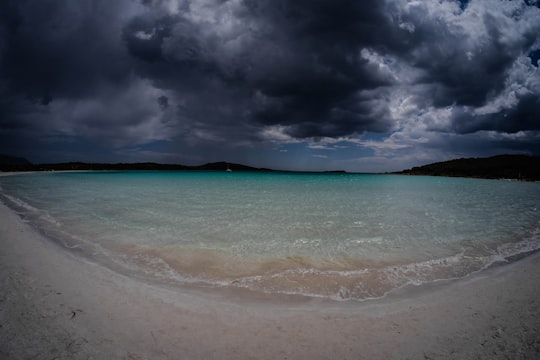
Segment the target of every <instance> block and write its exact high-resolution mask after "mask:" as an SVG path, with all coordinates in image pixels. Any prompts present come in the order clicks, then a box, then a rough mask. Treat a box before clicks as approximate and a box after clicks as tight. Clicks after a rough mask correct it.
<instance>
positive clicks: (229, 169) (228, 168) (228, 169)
mask: <svg viewBox="0 0 540 360" xmlns="http://www.w3.org/2000/svg"><path fill="white" fill-rule="evenodd" d="M225 171H227V172H228V171H232V170H231V168H230V167H229V164H228V163H227V169H226V170H225Z"/></svg>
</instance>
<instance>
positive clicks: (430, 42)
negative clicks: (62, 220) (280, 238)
mask: <svg viewBox="0 0 540 360" xmlns="http://www.w3.org/2000/svg"><path fill="white" fill-rule="evenodd" d="M538 6H539V2H538V1H532V0H527V1H499V0H442V1H437V2H431V1H426V2H422V1H406V0H388V1H379V0H368V1H358V0H344V1H339V2H338V1H332V0H296V1H289V0H229V1H225V0H205V1H202V0H200V1H189V0H141V1H128V0H125V1H107V0H81V1H66V0H42V1H29V0H18V1H15V0H7V1H2V2H0V64H1V65H0V80H1V82H0V126H1V128H0V136H11V135H13V134H15V135H16V134H17V132H18V131H20V129H24V131H26V135H28V134H32V133H35V134H36V136H44V134H45V135H46V136H48V137H49V138H54V139H58V138H64V137H70V136H72V137H81V136H84V137H85V138H86V139H87V140H88V139H100V141H102V142H107V143H110V144H112V145H113V146H115V147H121V146H128V145H131V146H135V145H141V144H149V143H152V142H153V141H167V142H171V143H175V144H180V143H181V144H182V146H184V145H185V144H197V143H204V144H210V143H212V144H218V145H219V146H223V144H251V145H253V144H258V143H261V142H265V141H268V142H276V141H277V142H280V141H283V142H287V141H289V142H290V141H320V140H321V139H325V138H334V139H340V138H343V139H353V140H354V139H357V138H358V137H359V136H361V135H362V134H366V133H385V134H387V135H388V136H389V143H387V144H386V146H388V147H387V148H386V149H390V150H391V149H403V148H404V146H409V145H406V144H405V142H406V141H408V140H407V139H409V138H407V136H410V137H411V139H413V138H414V139H422V141H424V139H431V138H430V136H429V132H437V133H448V134H452V135H455V136H459V135H461V134H473V133H477V132H482V131H493V132H496V133H501V134H516V133H519V132H520V131H529V132H534V131H539V130H540V126H539V122H540V121H539V110H538V109H539V104H538V101H537V100H536V99H538V98H539V97H540V80H539V73H538V70H537V69H538V51H539V50H538V49H540V37H539V34H540V9H539V7H538ZM422 131H423V132H424V133H422ZM2 134H3V135H2ZM392 134H396V136H392ZM57 135H61V136H57ZM398 141H402V143H397V142H398ZM411 141H412V140H411ZM370 144H375V143H373V142H370ZM218 145H215V146H218ZM384 145H385V144H378V145H377V146H379V148H382V147H383V146H384ZM172 147H173V148H174V144H173V145H172ZM213 150H215V149H212V151H213Z"/></svg>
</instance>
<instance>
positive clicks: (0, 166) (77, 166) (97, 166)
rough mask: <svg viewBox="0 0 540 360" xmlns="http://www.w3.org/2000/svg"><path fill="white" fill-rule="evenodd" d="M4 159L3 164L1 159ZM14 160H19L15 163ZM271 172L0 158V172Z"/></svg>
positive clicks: (216, 166)
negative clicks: (40, 161) (42, 161)
mask: <svg viewBox="0 0 540 360" xmlns="http://www.w3.org/2000/svg"><path fill="white" fill-rule="evenodd" d="M4 158H5V159H6V160H5V162H3V159H4ZM15 159H19V161H16V160H15ZM227 169H229V170H231V171H272V170H269V169H263V168H254V167H251V166H246V165H241V164H233V163H226V162H214V163H208V164H204V165H198V166H187V165H179V164H158V163H153V162H143V163H116V164H108V163H85V162H67V163H57V164H36V165H33V164H31V163H30V162H28V161H25V160H24V159H22V158H14V157H8V156H4V157H0V171H66V170H117V171H120V170H199V171H200V170H203V171H205V170H206V171H226V170H227Z"/></svg>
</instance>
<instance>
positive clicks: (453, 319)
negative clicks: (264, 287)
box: [0, 204, 540, 360]
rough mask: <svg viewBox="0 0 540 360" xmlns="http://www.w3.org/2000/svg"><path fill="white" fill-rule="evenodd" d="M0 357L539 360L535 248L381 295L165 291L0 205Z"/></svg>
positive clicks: (539, 262) (539, 267) (539, 268)
mask: <svg viewBox="0 0 540 360" xmlns="http://www.w3.org/2000/svg"><path fill="white" fill-rule="evenodd" d="M0 286H1V289H2V290H1V291H0V358H1V359H43V360H45V359H49V360H50V359H510V358H511V359H538V358H540V253H536V254H533V255H530V256H528V257H526V258H523V259H521V260H519V261H516V262H514V263H511V264H508V265H504V266H496V267H493V268H490V269H488V270H485V271H483V272H481V273H477V274H475V275H472V276H469V277H467V278H465V279H461V280H457V281H449V282H440V283H437V284H432V285H429V286H422V287H414V288H409V289H404V290H403V291H401V292H400V293H399V294H393V295H391V296H388V297H387V298H386V299H383V300H372V301H364V302H332V301H326V300H324V301H323V300H309V299H308V300H305V299H302V300H299V299H284V298H278V299H269V298H260V297H255V296H249V295H246V294H228V293H226V292H225V291H203V290H196V289H195V290H194V289H187V288H186V289H184V288H166V287H165V286H158V285H152V284H147V283H144V282H142V281H140V280H137V279H134V278H130V277H127V276H124V275H121V274H118V273H115V272H113V271H111V270H109V269H107V268H104V267H103V266H100V265H97V264H94V263H92V262H89V261H88V260H85V259H83V258H81V257H79V256H77V255H76V254H74V253H72V252H69V251H67V250H66V249H62V248H61V247H60V246H59V245H57V244H55V243H53V242H51V241H49V240H48V239H46V238H45V237H44V236H43V235H41V234H39V233H38V232H37V231H36V230H34V229H33V228H31V227H30V226H28V225H27V224H25V223H24V222H23V221H22V220H21V219H20V218H19V217H18V216H17V215H16V214H15V213H13V212H12V211H11V210H10V209H8V208H7V207H6V206H4V205H3V204H0Z"/></svg>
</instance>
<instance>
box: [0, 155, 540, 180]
mask: <svg viewBox="0 0 540 360" xmlns="http://www.w3.org/2000/svg"><path fill="white" fill-rule="evenodd" d="M227 169H230V170H232V171H257V172H265V171H266V172H272V171H284V170H279V169H269V168H259V167H253V166H248V165H243V164H236V163H230V162H225V161H220V162H210V163H206V164H203V165H195V166H190V165H182V164H160V163H154V162H135V163H86V162H65V163H50V164H32V163H31V162H30V161H28V160H27V159H25V158H22V157H14V156H9V155H0V171H15V172H18V171H68V170H171V171H181V170H194V171H197V170H199V171H200V170H203V171H225V170H227ZM287 172H306V171H287ZM308 172H313V171H308ZM316 172H317V171H316ZM318 172H320V173H346V172H345V171H343V170H334V171H318ZM386 174H399V175H424V176H446V177H468V178H486V179H514V180H524V181H540V156H527V155H497V156H492V157H487V158H461V159H453V160H448V161H443V162H436V163H431V164H427V165H422V166H417V167H413V168H410V169H405V170H401V171H395V172H387V173H386Z"/></svg>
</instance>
